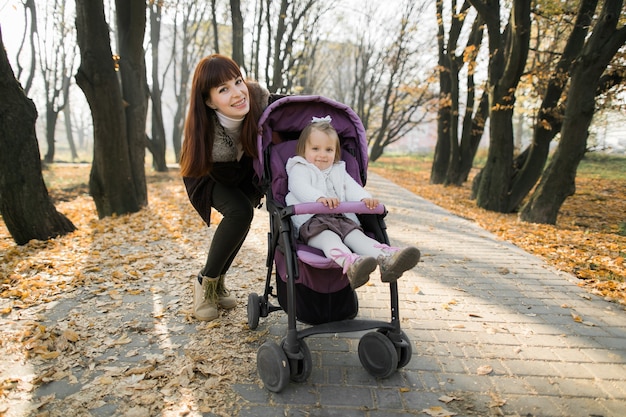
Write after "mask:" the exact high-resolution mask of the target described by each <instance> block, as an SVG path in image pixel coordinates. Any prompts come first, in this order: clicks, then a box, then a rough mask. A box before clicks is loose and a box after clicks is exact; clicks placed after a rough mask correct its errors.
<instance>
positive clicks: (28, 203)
mask: <svg viewBox="0 0 626 417" xmlns="http://www.w3.org/2000/svg"><path fill="white" fill-rule="evenodd" d="M0 95H1V96H2V100H0V147H1V148H2V152H0V214H2V218H3V219H4V223H5V224H6V226H7V229H8V230H9V233H10V234H11V236H12V237H13V239H14V240H15V242H16V243H17V244H18V245H23V244H26V243H28V242H29V241H30V240H32V239H38V240H47V239H49V238H52V237H55V236H60V235H65V234H67V233H70V232H72V231H74V230H76V228H75V227H74V225H73V224H72V222H71V221H70V220H69V219H67V218H66V217H65V216H64V215H62V214H61V213H59V212H58V211H57V210H56V208H55V207H54V204H53V203H52V200H51V199H50V196H49V195H48V190H47V189H46V185H45V183H44V180H43V176H42V175H41V159H40V154H39V146H38V143H37V135H36V133H35V121H36V119H37V109H36V108H35V104H34V103H33V102H32V101H31V100H30V99H29V98H28V97H27V96H26V94H25V92H24V90H23V89H22V87H21V86H20V84H19V82H18V81H17V80H16V79H15V75H14V73H13V70H12V68H11V66H10V64H9V60H8V58H7V55H6V50H5V48H4V42H3V41H2V31H1V29H0Z"/></svg>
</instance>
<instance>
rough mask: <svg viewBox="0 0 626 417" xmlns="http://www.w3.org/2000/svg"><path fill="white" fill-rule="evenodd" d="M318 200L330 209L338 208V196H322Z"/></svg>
mask: <svg viewBox="0 0 626 417" xmlns="http://www.w3.org/2000/svg"><path fill="white" fill-rule="evenodd" d="M317 202H318V203H322V204H323V205H324V206H326V207H328V208H330V209H334V208H337V206H338V205H339V199H338V198H329V197H320V198H318V199H317Z"/></svg>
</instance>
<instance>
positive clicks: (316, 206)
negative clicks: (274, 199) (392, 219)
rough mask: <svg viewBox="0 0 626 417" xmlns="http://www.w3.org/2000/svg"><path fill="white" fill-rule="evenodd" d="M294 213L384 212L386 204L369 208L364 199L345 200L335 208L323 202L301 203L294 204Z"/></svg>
mask: <svg viewBox="0 0 626 417" xmlns="http://www.w3.org/2000/svg"><path fill="white" fill-rule="evenodd" d="M291 207H293V214H337V213H355V214H383V213H384V212H385V206H384V205H382V204H378V206H376V207H375V208H373V209H370V208H367V206H366V205H365V203H364V202H362V201H345V202H342V203H339V206H337V207H336V208H334V209H331V208H328V207H326V206H325V205H323V204H322V203H317V202H316V203H300V204H295V205H293V206H291Z"/></svg>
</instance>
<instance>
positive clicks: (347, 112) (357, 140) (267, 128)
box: [254, 96, 368, 185]
mask: <svg viewBox="0 0 626 417" xmlns="http://www.w3.org/2000/svg"><path fill="white" fill-rule="evenodd" d="M327 115H328V116H330V117H331V118H332V122H331V124H332V126H333V127H334V128H335V130H337V133H338V134H339V138H340V140H341V148H342V153H343V152H346V151H347V152H350V153H351V154H352V155H353V156H354V157H355V158H356V161H357V164H358V165H359V167H360V176H361V178H360V180H361V182H362V184H363V185H365V180H366V176H367V164H368V155H367V137H366V134H365V128H364V127H363V123H362V122H361V119H359V117H358V116H357V114H356V113H355V112H354V110H352V109H351V108H350V107H349V106H347V105H345V104H342V103H339V102H337V101H334V100H331V99H329V98H326V97H323V96H287V97H283V98H280V99H278V100H276V101H275V102H273V103H272V104H270V105H269V106H268V107H267V108H266V109H265V111H264V112H263V114H262V115H261V118H260V119H259V134H258V137H257V151H258V155H259V157H258V160H255V161H254V169H255V172H256V174H257V175H258V177H259V178H261V179H265V180H268V179H267V178H265V177H266V175H265V172H266V171H265V169H264V168H265V165H266V164H268V163H269V161H266V160H265V159H266V157H267V156H266V154H265V152H266V150H267V149H268V147H270V146H271V145H277V144H280V143H283V142H285V141H288V140H297V139H298V136H299V135H300V132H301V131H302V130H303V129H304V128H305V127H306V126H307V125H308V124H309V123H311V119H312V118H313V117H325V116H327ZM270 180H271V179H270Z"/></svg>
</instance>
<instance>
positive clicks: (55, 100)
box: [38, 0, 76, 163]
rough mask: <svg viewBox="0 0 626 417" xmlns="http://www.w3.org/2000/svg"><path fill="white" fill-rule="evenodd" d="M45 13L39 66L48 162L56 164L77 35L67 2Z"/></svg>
mask: <svg viewBox="0 0 626 417" xmlns="http://www.w3.org/2000/svg"><path fill="white" fill-rule="evenodd" d="M46 7H49V9H46V10H44V13H43V16H44V18H43V22H44V27H43V33H42V34H41V36H39V37H38V39H39V48H38V49H39V67H40V70H41V75H42V78H43V83H44V93H45V97H46V143H47V145H48V149H47V151H46V154H45V156H44V161H45V162H46V163H52V162H53V161H54V155H55V151H56V147H55V141H56V138H55V132H56V125H57V119H58V117H59V113H60V112H61V111H63V109H64V108H65V106H66V105H67V101H66V100H68V99H69V87H70V85H69V83H68V81H69V80H70V78H69V76H70V74H72V73H73V72H74V61H75V45H76V36H75V32H74V29H73V28H72V25H71V24H70V22H69V21H70V19H72V16H70V14H69V11H68V8H67V1H66V0H56V1H55V2H54V3H52V4H51V5H48V4H46Z"/></svg>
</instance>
